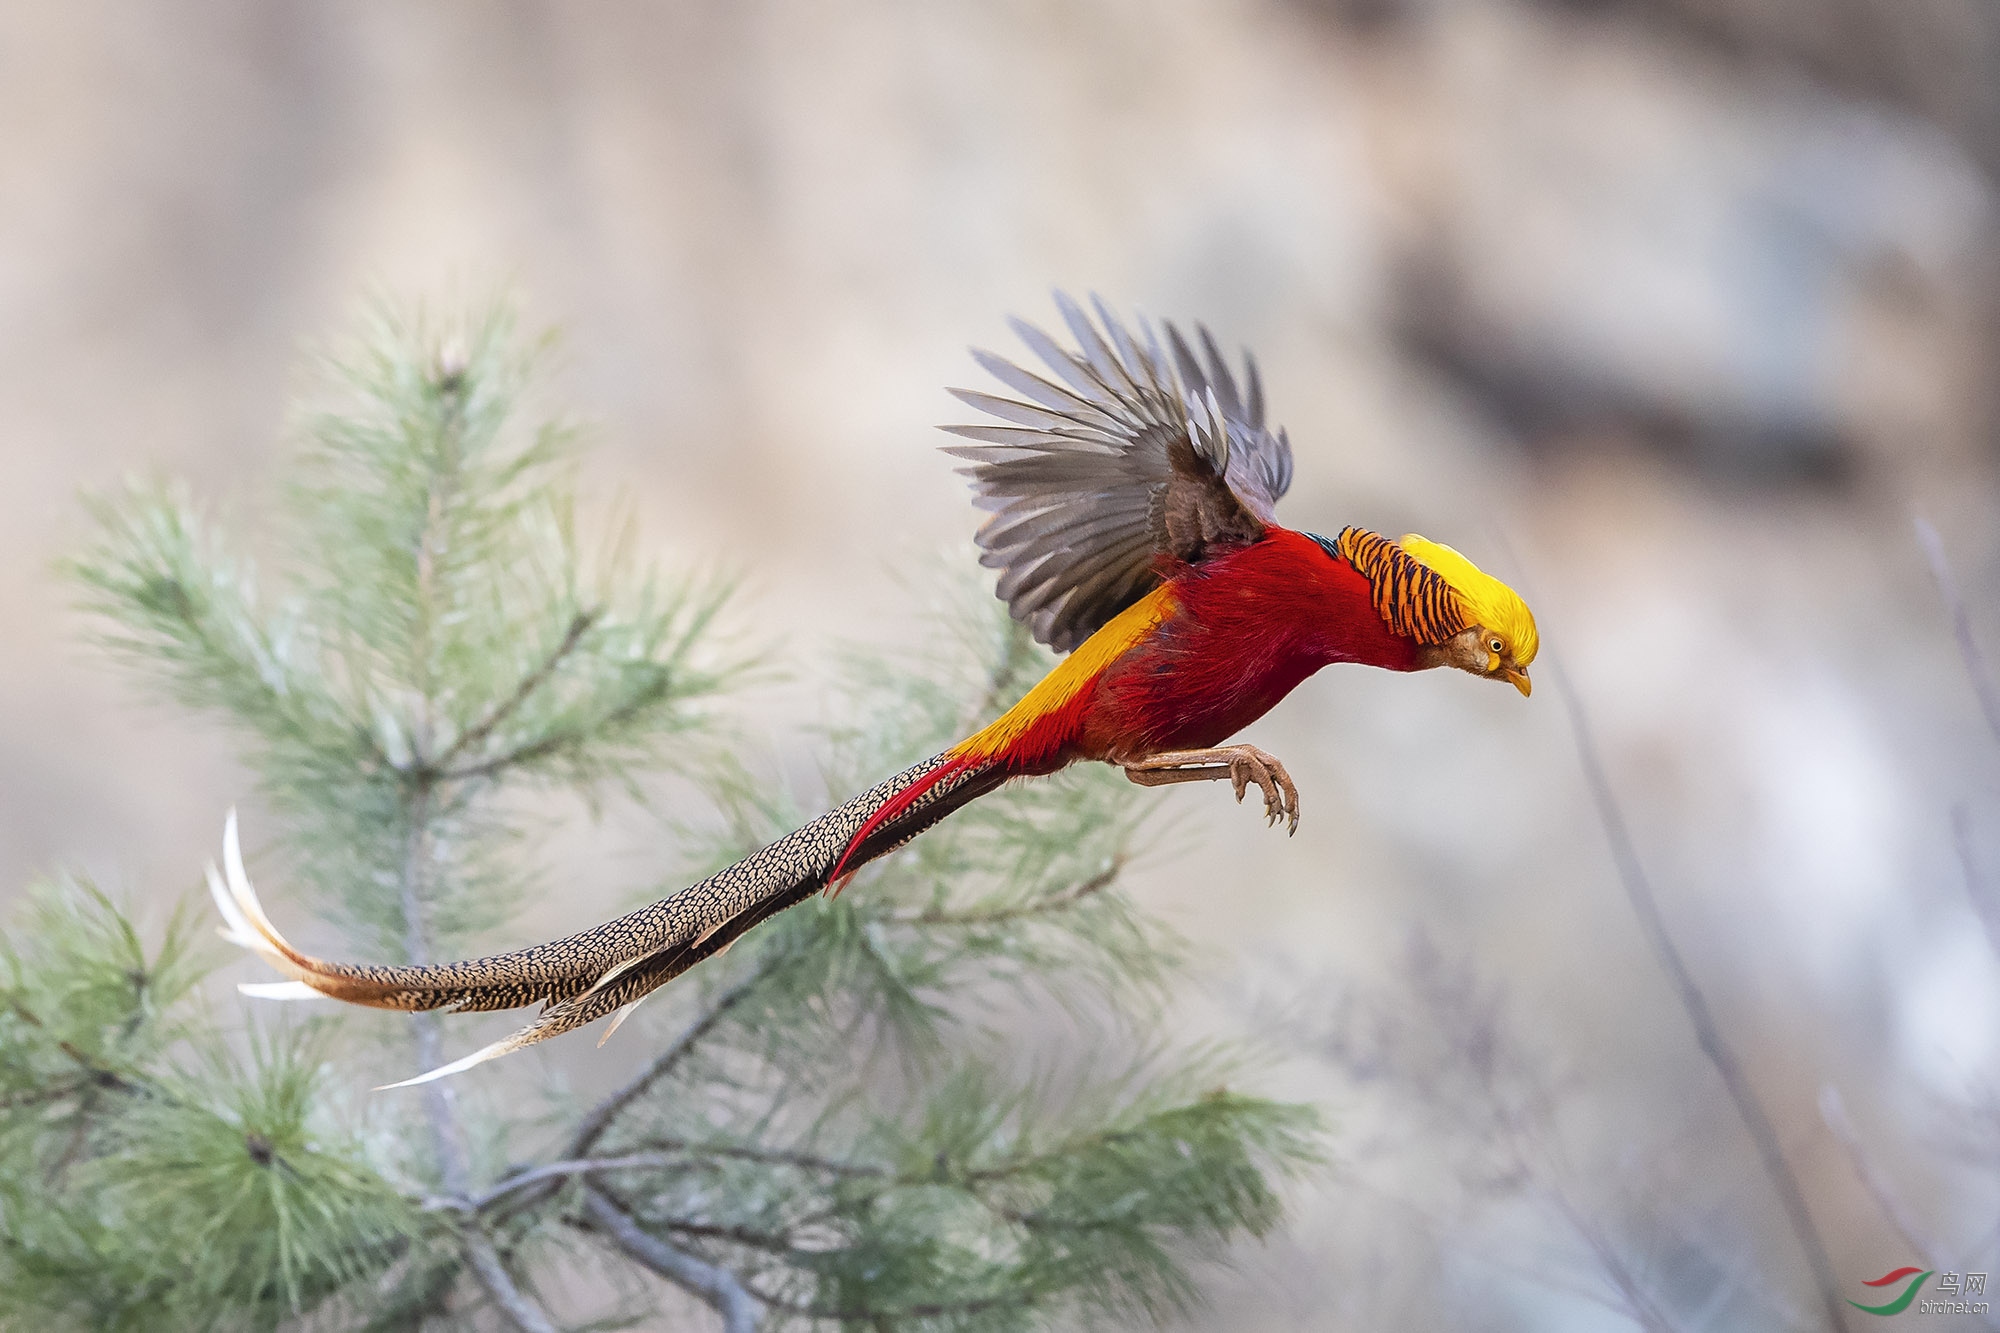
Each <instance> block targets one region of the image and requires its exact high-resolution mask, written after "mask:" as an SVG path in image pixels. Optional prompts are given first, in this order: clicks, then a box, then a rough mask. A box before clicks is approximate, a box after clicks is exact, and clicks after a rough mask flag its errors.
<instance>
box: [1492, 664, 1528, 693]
mask: <svg viewBox="0 0 2000 1333" xmlns="http://www.w3.org/2000/svg"><path fill="white" fill-rule="evenodd" d="M1500 675H1501V677H1502V678H1503V679H1506V680H1511V681H1513V682H1514V688H1515V689H1517V690H1519V691H1520V692H1521V697H1522V698H1523V699H1525V698H1527V697H1528V696H1529V695H1531V694H1533V693H1534V692H1535V686H1534V683H1533V682H1532V681H1530V680H1529V679H1528V673H1527V671H1526V670H1524V669H1523V668H1521V667H1506V668H1503V669H1502V670H1501V672H1500Z"/></svg>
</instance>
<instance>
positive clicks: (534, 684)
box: [430, 607, 603, 772]
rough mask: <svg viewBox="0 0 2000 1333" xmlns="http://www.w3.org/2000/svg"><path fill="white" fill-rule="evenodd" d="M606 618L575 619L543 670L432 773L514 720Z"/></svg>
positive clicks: (524, 680)
mask: <svg viewBox="0 0 2000 1333" xmlns="http://www.w3.org/2000/svg"><path fill="white" fill-rule="evenodd" d="M602 614H603V612H602V611H601V610H599V609H598V608H596V607H592V608H590V609H589V610H584V611H579V612H577V613H576V614H575V615H574V616H571V617H570V622H569V629H568V630H567V631H566V632H565V633H564V634H563V637H562V642H561V643H558V644H557V645H556V646H555V649H554V651H552V652H551V653H550V654H549V655H548V656H547V657H545V658H543V659H542V663H541V665H540V666H537V667H536V668H535V669H534V670H533V671H530V672H529V673H528V674H527V675H525V676H523V677H521V683H520V684H518V685H516V686H515V687H514V692H513V693H512V694H510V695H508V696H507V697H506V698H505V699H503V700H501V701H500V702H499V703H498V704H495V705H494V706H493V709H492V711H490V712H488V713H487V714H486V716H485V717H482V718H481V719H479V721H477V722H475V723H473V724H472V725H471V726H470V727H468V728H466V730H465V732H464V733H463V734H462V735H460V736H459V738H458V739H457V740H455V741H453V742H452V743H451V744H450V745H449V746H447V747H446V749H445V752H444V753H443V754H441V755H439V756H438V757H437V758H436V759H435V760H433V761H432V762H431V764H430V768H431V770H432V771H433V772H444V771H446V770H448V769H450V767H451V765H452V762H453V761H454V760H456V759H457V758H458V757H459V756H460V755H462V754H464V753H465V752H466V751H468V750H472V749H476V748H478V746H480V745H481V744H483V743H484V742H485V740H486V738H487V737H488V736H490V735H492V734H493V729H494V728H495V727H497V726H499V725H500V724H501V723H502V722H505V721H506V720H507V719H508V718H510V717H512V716H513V715H514V712H515V710H517V709H519V708H520V706H521V705H522V704H524V703H526V702H527V701H528V699H529V698H530V696H532V695H533V694H534V693H535V691H536V690H539V689H540V688H542V686H544V685H546V684H547V683H548V681H549V678H550V677H551V676H553V675H555V673H556V668H557V667H559V666H561V665H562V663H563V659H564V658H566V657H568V656H569V655H570V654H571V653H573V652H575V651H576V646H577V645H578V644H579V643H582V642H583V636H584V635H585V634H586V633H588V632H589V630H590V627H591V626H592V625H594V624H596V623H597V618H598V617H599V616H600V615H602Z"/></svg>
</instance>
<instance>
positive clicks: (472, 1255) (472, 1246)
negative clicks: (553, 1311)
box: [459, 1224, 556, 1333]
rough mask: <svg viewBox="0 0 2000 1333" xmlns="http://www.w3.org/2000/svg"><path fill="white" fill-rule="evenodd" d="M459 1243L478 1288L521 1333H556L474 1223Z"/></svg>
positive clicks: (542, 1312)
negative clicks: (462, 1247) (483, 1291)
mask: <svg viewBox="0 0 2000 1333" xmlns="http://www.w3.org/2000/svg"><path fill="white" fill-rule="evenodd" d="M459 1243H460V1244H461V1245H463V1246H464V1248H465V1258H466V1262H467V1263H468V1264H469V1265H471V1268H472V1273H473V1276H474V1277H476V1278H477V1279H478V1280H479V1285H480V1286H481V1287H484V1288H485V1289H486V1294H487V1295H488V1296H489V1297H491V1298H492V1300H493V1304H494V1305H496V1306H498V1307H499V1309H500V1312H501V1313H502V1314H504V1315H506V1316H507V1318H508V1320H509V1321H511V1322H512V1323H513V1325H514V1326H515V1327H516V1328H518V1329H520V1330H521V1333H556V1326H555V1325H554V1324H553V1323H551V1322H550V1321H549V1317H548V1315H547V1313H546V1312H544V1311H543V1309H542V1307H541V1306H540V1305H538V1304H536V1303H535V1301H533V1300H532V1299H530V1298H529V1296H528V1295H527V1294H526V1293H525V1292H523V1291H522V1290H521V1288H520V1286H519V1285H518V1284H516V1283H515V1281H514V1276H513V1274H511V1273H509V1272H508V1271H507V1265H506V1264H504V1263H502V1262H501V1261H500V1253H499V1251H498V1250H495V1249H494V1248H493V1241H492V1240H491V1239H490V1238H489V1237H488V1236H487V1235H486V1233H485V1232H483V1231H481V1230H479V1228H478V1226H477V1224H471V1225H468V1226H467V1228H466V1231H465V1233H464V1235H463V1236H461V1237H460V1240H459Z"/></svg>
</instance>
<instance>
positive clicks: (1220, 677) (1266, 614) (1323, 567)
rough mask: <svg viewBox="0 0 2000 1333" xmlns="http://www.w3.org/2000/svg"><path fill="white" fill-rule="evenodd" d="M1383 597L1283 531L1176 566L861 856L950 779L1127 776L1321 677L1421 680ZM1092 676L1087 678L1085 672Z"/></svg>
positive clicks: (943, 772) (915, 794) (951, 760)
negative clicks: (1074, 768)
mask: <svg viewBox="0 0 2000 1333" xmlns="http://www.w3.org/2000/svg"><path fill="white" fill-rule="evenodd" d="M1372 595H1373V592H1372V585H1371V584H1370V583H1369V580H1368V578H1367V576H1366V575H1364V574H1362V573H1361V572H1360V571H1359V570H1357V569H1356V568H1355V567H1354V566H1353V565H1351V564H1349V563H1348V562H1347V561H1346V560H1345V559H1343V558H1341V557H1340V556H1337V555H1332V554H1329V553H1328V551H1327V550H1326V548H1325V547H1323V546H1321V545H1320V544H1319V542H1317V541H1315V540H1314V539H1312V538H1311V537H1308V536H1306V535H1305V534H1304V533H1300V532H1293V531H1290V530H1289V529H1285V528H1280V527H1276V526H1272V527H1270V528H1268V529H1267V530H1266V531H1265V534H1264V536H1263V539H1262V540H1260V541H1256V542H1253V543H1251V544H1249V545H1246V546H1241V547H1237V548H1236V549H1234V550H1229V551H1225V552H1219V553H1213V554H1211V555H1210V556H1209V558H1207V559H1205V560H1203V561H1202V563H1201V564H1200V565H1178V566H1176V567H1174V568H1173V569H1172V570H1171V571H1169V574H1168V577H1167V579H1166V581H1165V583H1164V584H1163V585H1162V586H1161V587H1160V588H1158V589H1156V590H1155V591H1154V592H1153V593H1151V594H1150V595H1149V596H1148V598H1147V600H1146V602H1144V603H1142V604H1141V605H1140V606H1137V607H1134V608H1132V612H1131V614H1142V613H1143V618H1142V619H1141V620H1139V621H1137V622H1136V623H1135V622H1131V621H1127V620H1126V618H1125V617H1121V618H1120V619H1119V620H1114V621H1112V622H1111V623H1110V624H1107V625H1105V626H1104V627H1103V628H1102V629H1100V630H1099V631H1098V632H1097V634H1096V635H1093V636H1092V638H1091V639H1090V640H1088V641H1086V642H1085V643H1083V644H1082V645H1080V646H1079V647H1078V648H1077V649H1076V652H1075V653H1074V654H1073V656H1072V659H1071V663H1070V664H1069V665H1070V666H1071V667H1072V670H1071V671H1070V672H1068V673H1065V672H1064V670H1063V668H1060V667H1059V668H1058V669H1057V671H1056V672H1053V673H1051V675H1050V676H1049V678H1048V680H1046V681H1045V682H1044V683H1043V684H1042V685H1040V686H1038V687H1037V688H1036V689H1035V690H1034V691H1032V692H1030V694H1029V695H1028V696H1027V697H1026V698H1024V699H1022V700H1021V702H1020V703H1018V704H1016V705H1015V706H1014V707H1013V708H1012V709H1010V710H1009V711H1008V712H1007V713H1006V714H1005V715H1004V716H1003V717H1001V718H1000V719H999V720H998V721H997V722H995V723H994V724H993V725H992V726H991V727H988V728H987V729H986V730H984V731H981V732H979V733H978V734H976V735H974V736H972V737H970V738H968V739H967V740H966V741H964V742H962V743H961V744H960V745H958V746H957V747H955V748H954V749H953V750H951V751H950V752H949V754H948V758H947V762H946V763H945V764H944V765H943V766H941V767H940V768H939V769H938V770H937V771H936V772H935V773H933V774H931V775H930V776H929V777H928V778H927V780H925V781H924V782H922V783H919V784H917V785H915V786H913V787H911V788H910V789H908V790H907V791H904V792H903V793H901V794H900V795H899V796H897V797H896V799H895V800H893V801H891V802H889V803H888V804H887V805H885V806H884V807H883V808H882V809H881V810H880V811H878V812H877V813H876V815H875V816H874V818H872V819H870V820H869V821H868V823H867V824H866V825H865V826H864V827H863V828H862V829H861V831H860V832H859V833H858V834H856V835H855V837H854V839H853V841H852V842H851V843H850V844H849V856H850V857H851V856H852V854H853V851H854V849H856V848H858V847H860V846H861V844H862V843H863V842H864V841H865V840H866V839H867V838H868V837H869V836H870V835H871V834H873V833H874V832H875V830H876V829H877V828H881V827H885V826H888V825H890V824H892V823H893V821H895V820H896V819H897V818H899V817H900V816H901V815H902V814H903V813H904V811H906V810H907V809H909V808H910V806H911V805H913V804H914V803H915V802H916V801H917V800H918V798H919V797H921V796H922V795H923V794H924V792H926V791H928V790H930V789H931V788H932V787H933V786H935V785H937V784H939V783H942V782H944V781H945V780H947V779H948V778H953V777H957V776H959V775H962V774H965V773H967V772H973V771H978V772H985V773H994V772H997V773H999V774H1004V775H1005V776H1006V777H1025V776H1029V775H1032V774H1038V773H1052V772H1054V771H1056V770H1057V769H1059V768H1063V767H1064V766H1066V765H1068V764H1071V763H1074V762H1076V761H1078V760H1083V759H1093V760H1102V761H1105V762H1108V763H1114V764H1122V763H1126V762H1129V761H1133V760H1138V759H1143V758H1145V757H1147V756H1149V755H1154V754H1159V753H1161V752H1163V751H1169V750H1193V749H1201V748H1204V747H1207V746H1212V745H1217V744H1220V743H1221V742H1222V741H1224V740H1226V739H1228V738H1229V737H1230V736H1232V735H1234V734H1235V733H1237V732H1238V731H1241V730H1242V729H1243V728H1244V727H1246V726H1248V725H1250V724H1251V723H1252V722H1255V721H1256V720H1257V719H1258V718H1260V717H1262V716H1263V715H1264V714H1265V713H1267V712H1269V711H1270V710H1271V709H1272V708H1273V707H1274V706H1276V704H1277V703H1278V701H1279V700H1280V699H1283V698H1284V697H1285V696H1286V695H1287V694H1290V693H1291V692H1292V690H1293V689H1295V688H1297V686H1298V684H1299V682H1301V681H1303V680H1304V679H1305V678H1306V677H1308V676H1310V675H1312V674H1313V673H1314V672H1315V671H1318V670H1319V669H1320V668H1321V667H1324V666H1330V665H1332V664H1333V663H1335V662H1356V663H1360V664H1362V665H1365V666H1374V667H1383V668H1386V669H1388V670H1391V671H1414V670H1417V669H1418V668H1419V667H1420V666H1422V665H1423V663H1422V662H1421V661H1420V658H1419V651H1420V650H1419V646H1418V644H1417V643H1416V642H1415V641H1414V640H1412V639H1408V638H1405V637H1403V636H1401V635H1398V634H1395V633H1392V632H1391V631H1390V629H1389V627H1388V626H1387V625H1386V624H1385V623H1384V622H1383V620H1382V617H1381V615H1380V614H1379V613H1377V612H1376V610H1375V608H1374V605H1373V603H1372V601H1371V598H1372ZM1084 663H1090V664H1091V665H1090V667H1089V668H1088V670H1086V671H1082V672H1078V671H1076V670H1075V668H1076V667H1077V666H1080V665H1082V664H1084ZM1065 676H1067V679H1065ZM846 859H847V858H843V860H842V863H841V867H840V868H836V870H835V877H838V876H839V874H840V873H841V869H842V868H844V867H845V864H846Z"/></svg>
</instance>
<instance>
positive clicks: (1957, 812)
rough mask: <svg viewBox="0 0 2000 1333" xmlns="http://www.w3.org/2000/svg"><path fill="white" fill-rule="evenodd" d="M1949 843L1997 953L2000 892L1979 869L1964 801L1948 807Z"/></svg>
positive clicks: (1987, 935)
mask: <svg viewBox="0 0 2000 1333" xmlns="http://www.w3.org/2000/svg"><path fill="white" fill-rule="evenodd" d="M1951 842H1952V846H1953V847H1954V848H1956V849H1957V851H1958V864H1959V869H1961V870H1962V871H1964V873H1965V895H1966V897H1968V898H1970V899H1972V910H1973V913H1974V914H1975V915H1977V916H1978V918H1979V924H1980V925H1982V926H1984V927H1986V942H1987V943H1989V944H1991V945H1992V946H1993V952H1994V954H1995V955H1996V956H2000V892H1995V891H1994V888H1993V884H1992V881H1990V880H1988V879H1987V878H1986V876H1985V875H1983V874H1981V873H1980V871H1979V858H1978V857H1977V856H1975V855H1974V854H1973V851H1972V812H1971V811H1970V810H1968V809H1966V807H1965V805H1964V803H1963V802H1961V803H1959V804H1957V805H1954V806H1952V808H1951Z"/></svg>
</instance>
